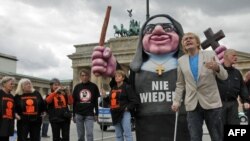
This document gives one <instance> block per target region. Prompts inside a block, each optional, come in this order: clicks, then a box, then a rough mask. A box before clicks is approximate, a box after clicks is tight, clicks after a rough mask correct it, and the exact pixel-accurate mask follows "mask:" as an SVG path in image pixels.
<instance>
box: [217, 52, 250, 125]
mask: <svg viewBox="0 0 250 141" xmlns="http://www.w3.org/2000/svg"><path fill="white" fill-rule="evenodd" d="M236 62H237V55H236V51H235V50H233V49H227V50H226V51H225V54H224V63H223V66H224V68H225V69H226V70H227V72H228V78H227V79H226V80H220V79H217V84H218V88H219V92H220V96H221V100H222V105H223V110H222V120H223V123H224V124H232V125H239V124H240V119H239V117H238V107H239V104H238V100H237V99H238V97H240V101H241V102H243V104H244V108H247V109H248V108H249V103H248V102H249V97H248V93H247V88H246V85H245V83H244V81H243V77H242V75H241V73H240V71H239V70H238V69H236V68H235V67H233V65H234V64H235V63H236Z"/></svg>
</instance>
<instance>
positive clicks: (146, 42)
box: [130, 14, 183, 71]
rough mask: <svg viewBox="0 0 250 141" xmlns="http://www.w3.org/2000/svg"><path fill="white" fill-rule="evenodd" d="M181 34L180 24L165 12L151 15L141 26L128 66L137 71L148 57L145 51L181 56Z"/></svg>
mask: <svg viewBox="0 0 250 141" xmlns="http://www.w3.org/2000/svg"><path fill="white" fill-rule="evenodd" d="M182 36H183V29H182V26H181V25H180V24H179V22H177V21H176V20H174V19H173V18H172V17H170V16H169V15H165V14H161V15H155V16H152V17H151V18H149V19H148V20H147V21H146V22H145V23H144V25H143V26H142V29H141V32H140V36H139V44H138V48H137V50H136V53H135V56H134V59H133V61H132V63H131V64H130V68H131V69H132V70H133V71H139V70H140V68H141V65H142V64H143V62H145V61H147V59H148V55H147V53H151V54H155V55H163V54H168V53H175V57H178V56H181V55H182V51H181V38H182ZM146 52H147V53H146Z"/></svg>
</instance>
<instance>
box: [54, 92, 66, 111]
mask: <svg viewBox="0 0 250 141" xmlns="http://www.w3.org/2000/svg"><path fill="white" fill-rule="evenodd" d="M66 106H67V103H66V99H65V97H64V96H63V95H57V96H55V97H54V107H55V108H65V107H66Z"/></svg>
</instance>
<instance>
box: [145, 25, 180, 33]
mask: <svg viewBox="0 0 250 141" xmlns="http://www.w3.org/2000/svg"><path fill="white" fill-rule="evenodd" d="M157 25H160V26H161V27H162V28H163V30H164V31H165V32H172V31H176V29H175V28H174V25H173V24H171V23H157V24H148V25H147V26H146V27H145V29H144V34H151V33H152V32H153V30H154V29H155V27H156V26H157Z"/></svg>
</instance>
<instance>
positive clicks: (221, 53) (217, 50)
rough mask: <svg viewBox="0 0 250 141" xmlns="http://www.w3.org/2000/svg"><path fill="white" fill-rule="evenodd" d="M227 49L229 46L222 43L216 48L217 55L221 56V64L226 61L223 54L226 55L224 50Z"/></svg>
mask: <svg viewBox="0 0 250 141" xmlns="http://www.w3.org/2000/svg"><path fill="white" fill-rule="evenodd" d="M226 50H227V48H226V47H225V46H223V45H220V46H219V47H217V48H216V49H215V53H216V55H217V57H218V58H219V60H220V63H221V64H222V63H223V62H224V59H223V56H224V52H225V51H226Z"/></svg>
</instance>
